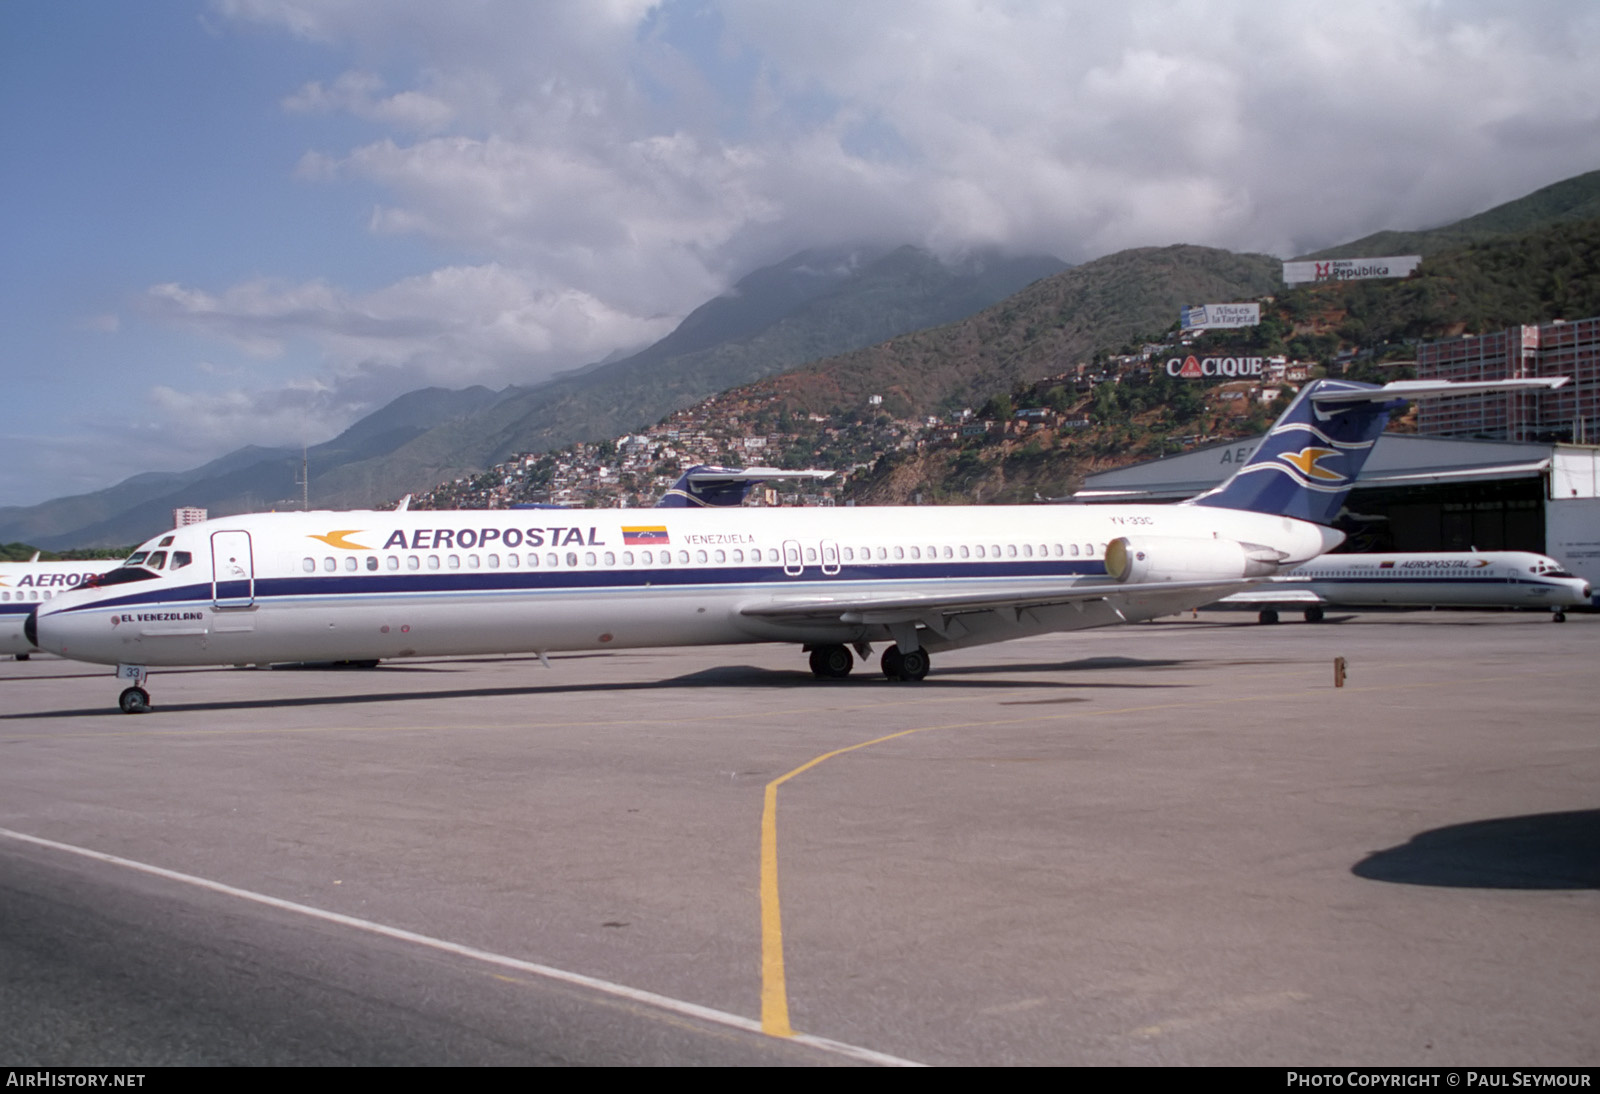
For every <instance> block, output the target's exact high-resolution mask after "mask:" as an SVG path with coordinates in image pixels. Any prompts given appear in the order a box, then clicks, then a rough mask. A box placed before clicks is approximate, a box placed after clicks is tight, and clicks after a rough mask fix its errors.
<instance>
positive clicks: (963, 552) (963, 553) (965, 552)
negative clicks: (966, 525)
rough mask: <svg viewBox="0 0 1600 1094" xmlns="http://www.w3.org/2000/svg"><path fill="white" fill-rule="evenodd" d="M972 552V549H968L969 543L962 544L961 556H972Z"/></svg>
mask: <svg viewBox="0 0 1600 1094" xmlns="http://www.w3.org/2000/svg"><path fill="white" fill-rule="evenodd" d="M971 553H972V552H971V551H970V550H968V549H967V545H966V544H962V545H961V557H962V558H968V557H970V555H971Z"/></svg>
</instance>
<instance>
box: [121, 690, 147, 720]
mask: <svg viewBox="0 0 1600 1094" xmlns="http://www.w3.org/2000/svg"><path fill="white" fill-rule="evenodd" d="M117 706H119V707H121V708H122V713H124V714H144V713H145V712H146V711H148V710H149V709H150V693H149V692H148V691H146V690H144V688H125V689H123V692H122V694H121V695H120V696H119V697H118V698H117Z"/></svg>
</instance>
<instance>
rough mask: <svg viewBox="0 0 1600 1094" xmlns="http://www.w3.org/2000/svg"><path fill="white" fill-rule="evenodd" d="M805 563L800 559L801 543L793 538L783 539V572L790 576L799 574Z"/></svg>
mask: <svg viewBox="0 0 1600 1094" xmlns="http://www.w3.org/2000/svg"><path fill="white" fill-rule="evenodd" d="M804 566H805V564H804V563H802V562H801V561H800V544H799V543H797V542H795V541H794V540H792V539H786V540H784V541H783V572H784V573H786V574H788V575H789V576H790V577H795V576H797V575H798V574H799V573H800V571H801V570H802V569H803V568H804Z"/></svg>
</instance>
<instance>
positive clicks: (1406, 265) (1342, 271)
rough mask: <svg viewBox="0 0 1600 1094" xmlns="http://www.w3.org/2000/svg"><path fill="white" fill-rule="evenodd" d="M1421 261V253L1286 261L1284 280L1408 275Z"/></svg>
mask: <svg viewBox="0 0 1600 1094" xmlns="http://www.w3.org/2000/svg"><path fill="white" fill-rule="evenodd" d="M1421 264H1422V256H1421V255H1392V256H1390V257H1388V258H1327V259H1322V260H1320V261H1311V262H1285V263H1284V264H1283V281H1284V284H1286V285H1304V284H1307V283H1308V282H1315V281H1368V280H1371V279H1372V278H1376V277H1409V276H1410V275H1411V271H1412V270H1415V269H1416V268H1417V267H1418V266H1420V265H1421Z"/></svg>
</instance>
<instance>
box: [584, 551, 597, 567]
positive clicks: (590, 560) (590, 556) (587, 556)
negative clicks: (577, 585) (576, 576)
mask: <svg viewBox="0 0 1600 1094" xmlns="http://www.w3.org/2000/svg"><path fill="white" fill-rule="evenodd" d="M583 564H584V565H585V566H593V565H594V552H593V551H585V552H583Z"/></svg>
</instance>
